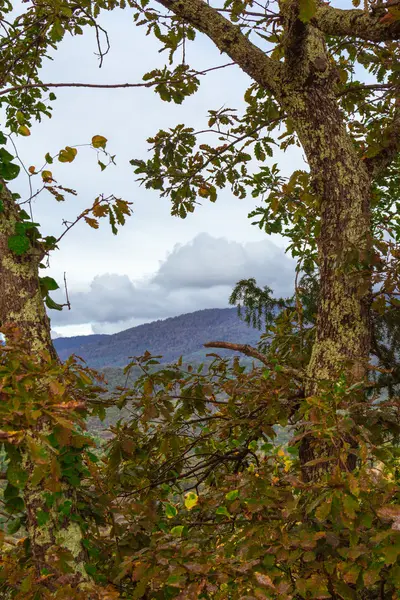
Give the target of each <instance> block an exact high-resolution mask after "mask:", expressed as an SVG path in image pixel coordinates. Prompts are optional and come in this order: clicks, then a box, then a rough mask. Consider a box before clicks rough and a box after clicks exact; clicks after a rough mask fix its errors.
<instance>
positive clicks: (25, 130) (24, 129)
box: [18, 125, 31, 137]
mask: <svg viewBox="0 0 400 600" xmlns="http://www.w3.org/2000/svg"><path fill="white" fill-rule="evenodd" d="M18 133H19V134H20V135H23V136H25V137H27V136H28V135H31V132H30V129H29V128H28V127H27V126H26V125H20V127H18Z"/></svg>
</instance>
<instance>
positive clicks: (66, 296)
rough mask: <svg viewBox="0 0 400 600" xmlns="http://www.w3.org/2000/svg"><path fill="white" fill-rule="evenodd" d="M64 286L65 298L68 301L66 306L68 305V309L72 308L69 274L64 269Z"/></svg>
mask: <svg viewBox="0 0 400 600" xmlns="http://www.w3.org/2000/svg"><path fill="white" fill-rule="evenodd" d="M64 287H65V298H66V300H67V302H66V303H65V304H64V306H68V310H71V302H70V301H69V296H68V287H67V274H66V272H65V271H64Z"/></svg>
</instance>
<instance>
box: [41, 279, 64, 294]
mask: <svg viewBox="0 0 400 600" xmlns="http://www.w3.org/2000/svg"><path fill="white" fill-rule="evenodd" d="M39 280H40V287H41V288H42V289H43V290H45V291H46V292H53V291H54V290H58V289H60V288H59V285H58V283H57V281H55V279H53V278H52V277H39Z"/></svg>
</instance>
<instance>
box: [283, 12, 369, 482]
mask: <svg viewBox="0 0 400 600" xmlns="http://www.w3.org/2000/svg"><path fill="white" fill-rule="evenodd" d="M296 10H297V3H292V4H291V5H290V4H289V5H287V24H286V25H287V26H286V31H287V39H286V48H285V50H286V65H287V66H286V69H287V73H286V84H284V86H283V93H282V97H281V104H282V105H283V107H284V108H285V110H286V112H287V113H288V114H289V115H290V117H291V119H292V120H293V123H294V126H295V130H296V132H297V134H298V137H299V140H300V142H301V144H302V146H303V149H304V151H305V154H306V157H307V161H308V164H309V167H310V173H311V177H312V184H313V187H314V194H315V196H316V198H317V202H318V204H319V214H320V235H319V238H318V240H317V243H318V254H319V275H320V291H319V306H318V316H317V325H316V338H315V342H314V345H313V349H312V354H311V359H310V362H309V365H308V369H307V384H306V393H307V395H308V396H311V395H314V394H316V393H318V392H320V391H322V390H323V389H324V388H325V386H326V384H327V383H328V384H329V382H334V381H337V379H338V377H339V376H340V375H342V374H344V375H345V377H346V380H347V382H348V384H349V385H351V384H353V383H355V382H359V381H362V380H364V378H365V377H366V373H367V365H368V361H369V353H370V347H371V321H370V304H371V273H370V268H369V264H370V258H371V215H370V197H371V185H372V181H371V176H370V173H369V172H368V169H367V167H366V165H365V163H364V161H363V160H362V159H361V158H360V157H359V155H358V153H357V150H356V148H355V146H354V144H353V142H352V140H351V137H350V136H349V135H348V133H347V131H346V126H345V122H344V119H343V116H342V114H341V111H340V108H339V106H338V102H337V98H336V93H335V92H336V81H337V74H336V71H335V68H334V67H333V65H332V62H331V61H330V59H329V56H328V54H327V51H326V47H325V42H324V39H323V37H322V36H321V34H320V32H318V31H316V30H315V29H314V28H313V27H311V26H306V25H305V24H303V23H301V22H300V21H299V19H298V18H297V14H296ZM349 441H351V440H349ZM325 452H329V449H327V448H325V447H324V448H321V445H320V444H317V443H314V441H313V440H312V439H311V437H305V438H303V441H302V443H301V447H300V459H301V462H302V464H303V465H305V464H306V463H308V462H309V461H311V460H315V459H317V458H321V455H322V454H323V453H325ZM353 466H354V455H353V454H350V456H349V460H348V464H347V467H349V468H352V467H353ZM321 468H322V469H323V467H321V466H319V467H313V468H311V469H310V468H304V469H303V473H304V477H305V478H306V479H310V478H314V477H315V476H317V477H318V476H319V473H320V472H321Z"/></svg>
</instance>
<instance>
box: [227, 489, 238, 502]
mask: <svg viewBox="0 0 400 600" xmlns="http://www.w3.org/2000/svg"><path fill="white" fill-rule="evenodd" d="M238 496H239V490H232V491H231V492H228V493H227V494H226V495H225V498H226V499H227V500H228V501H229V502H233V500H236V498H237V497H238Z"/></svg>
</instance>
